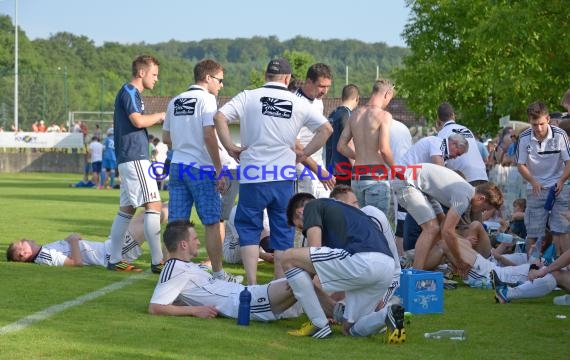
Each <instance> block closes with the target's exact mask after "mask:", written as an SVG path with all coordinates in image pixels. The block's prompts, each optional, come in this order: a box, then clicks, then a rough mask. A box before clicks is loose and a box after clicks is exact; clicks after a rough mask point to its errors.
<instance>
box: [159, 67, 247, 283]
mask: <svg viewBox="0 0 570 360" xmlns="http://www.w3.org/2000/svg"><path fill="white" fill-rule="evenodd" d="M223 80H224V69H223V67H222V65H220V64H219V63H217V62H215V61H214V60H210V59H206V60H202V61H200V62H199V63H198V64H196V66H195V67H194V81H195V84H194V85H191V86H190V87H189V88H188V89H187V90H186V91H184V92H182V93H181V94H179V95H178V96H176V97H174V98H173V99H172V100H171V101H170V103H169V104H168V108H167V111H166V119H165V121H164V125H163V128H162V129H163V133H162V139H163V141H164V142H165V143H166V144H170V145H171V148H172V150H173V151H174V154H173V157H172V162H171V165H170V180H169V186H168V193H169V197H170V200H169V203H168V204H169V206H168V212H169V222H172V221H175V220H188V219H189V218H190V213H191V211H192V206H193V205H195V206H196V211H197V212H198V217H199V218H200V221H201V222H202V224H204V229H205V235H206V250H207V252H208V257H209V259H210V261H211V263H212V272H213V275H214V277H215V278H216V279H221V280H226V281H232V282H241V281H242V280H243V277H241V276H233V275H231V274H228V273H226V272H225V271H224V269H223V265H222V241H221V237H220V236H221V235H220V219H221V211H222V210H221V209H222V208H221V197H220V193H221V192H223V191H224V190H225V187H226V184H225V178H224V177H223V176H217V175H219V174H221V172H222V164H221V160H220V145H219V142H218V137H217V136H216V129H215V128H214V114H215V113H216V111H217V110H218V105H217V101H216V96H217V95H218V92H219V91H220V89H221V88H222V87H223V86H224V84H223ZM216 178H219V179H216Z"/></svg>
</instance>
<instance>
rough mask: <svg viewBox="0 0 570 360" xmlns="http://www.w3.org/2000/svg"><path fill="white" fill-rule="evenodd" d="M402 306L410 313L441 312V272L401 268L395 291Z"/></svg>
mask: <svg viewBox="0 0 570 360" xmlns="http://www.w3.org/2000/svg"><path fill="white" fill-rule="evenodd" d="M395 295H398V296H399V297H400V298H401V299H402V306H404V308H405V309H406V311H409V312H411V313H412V314H434V313H435V314H441V313H443V274H442V273H441V272H438V271H424V270H416V269H403V270H402V274H401V275H400V287H399V288H398V290H397V291H396V293H395Z"/></svg>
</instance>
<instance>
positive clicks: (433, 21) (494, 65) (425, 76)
mask: <svg viewBox="0 0 570 360" xmlns="http://www.w3.org/2000/svg"><path fill="white" fill-rule="evenodd" d="M406 3H407V6H408V7H409V8H410V10H411V18H410V22H409V23H408V24H407V25H406V26H405V29H404V33H403V37H404V39H405V40H406V43H407V44H408V45H409V47H410V50H411V55H409V56H407V57H405V58H404V61H403V64H404V66H403V67H401V68H400V69H399V70H398V71H397V72H396V75H395V77H396V80H397V82H398V84H399V86H400V87H401V88H402V89H403V91H402V92H400V94H403V95H404V97H406V98H407V102H408V105H409V106H410V107H411V108H412V109H413V110H414V111H416V112H417V113H421V114H425V115H427V116H428V119H431V120H433V119H434V117H435V110H436V108H437V106H438V105H439V104H440V103H441V102H443V101H449V102H451V103H452V104H453V105H454V106H455V108H456V111H457V112H458V114H459V116H460V117H461V121H462V122H463V123H465V124H466V125H467V126H469V127H472V128H473V130H476V131H491V132H492V131H495V130H496V129H497V126H498V121H497V119H498V118H499V117H500V116H503V115H511V118H513V119H522V120H525V119H526V116H525V115H524V114H525V109H526V107H527V106H528V104H529V103H531V102H533V101H536V100H542V101H545V102H546V103H547V104H549V105H551V107H552V108H556V107H557V105H558V103H559V99H560V97H561V95H562V94H563V93H564V91H565V90H566V88H567V87H568V85H567V83H568V78H569V76H570V69H569V68H568V66H566V65H565V64H564V63H565V62H566V59H567V58H568V52H569V51H570V50H569V48H568V45H569V44H568V43H569V35H568V31H567V29H568V25H569V14H568V11H567V9H566V5H565V2H564V1H562V0H553V1H549V0H548V1H547V0H535V1H508V0H495V1H488V0H470V1H468V0H459V1H457V0H437V1H436V0H407V1H406ZM527 19H532V20H531V21H529V20H527ZM491 102H492V107H490V106H489V105H491Z"/></svg>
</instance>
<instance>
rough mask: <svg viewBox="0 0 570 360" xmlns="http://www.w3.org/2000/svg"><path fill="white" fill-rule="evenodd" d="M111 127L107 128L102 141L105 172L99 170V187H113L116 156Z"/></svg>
mask: <svg viewBox="0 0 570 360" xmlns="http://www.w3.org/2000/svg"><path fill="white" fill-rule="evenodd" d="M113 133H114V131H113V128H112V127H111V128H109V129H107V137H106V138H105V140H104V141H103V163H102V167H103V169H105V172H101V182H100V184H99V188H106V189H112V188H114V187H115V169H116V168H117V157H116V156H115V138H114V134H113Z"/></svg>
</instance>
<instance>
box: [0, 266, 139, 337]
mask: <svg viewBox="0 0 570 360" xmlns="http://www.w3.org/2000/svg"><path fill="white" fill-rule="evenodd" d="M147 276H148V274H138V275H134V276H131V277H128V278H127V279H124V280H122V281H119V282H116V283H112V284H111V285H107V286H105V287H103V288H101V289H99V290H96V291H93V292H91V293H89V294H86V295H83V296H80V297H78V298H75V299H73V300H69V301H66V302H63V303H61V304H57V305H53V306H50V307H48V308H46V309H44V310H42V311H38V312H37V313H35V314H32V315H29V316H26V317H24V318H21V319H20V320H18V321H15V322H13V323H11V324H8V325H6V326H3V327H1V328H0V335H5V334H8V333H11V332H15V331H19V330H22V329H24V328H26V327H28V326H30V325H32V324H33V323H36V322H38V321H42V320H45V319H47V318H48V317H50V316H52V315H55V314H57V313H59V312H62V311H64V310H66V309H69V308H70V307H73V306H77V305H82V304H84V303H86V302H87V301H91V300H93V299H96V298H98V297H100V296H103V295H107V294H108V293H110V292H113V291H115V290H119V289H122V288H124V287H125V286H127V285H130V284H132V283H134V282H135V281H138V280H141V279H144V278H145V277H147Z"/></svg>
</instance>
